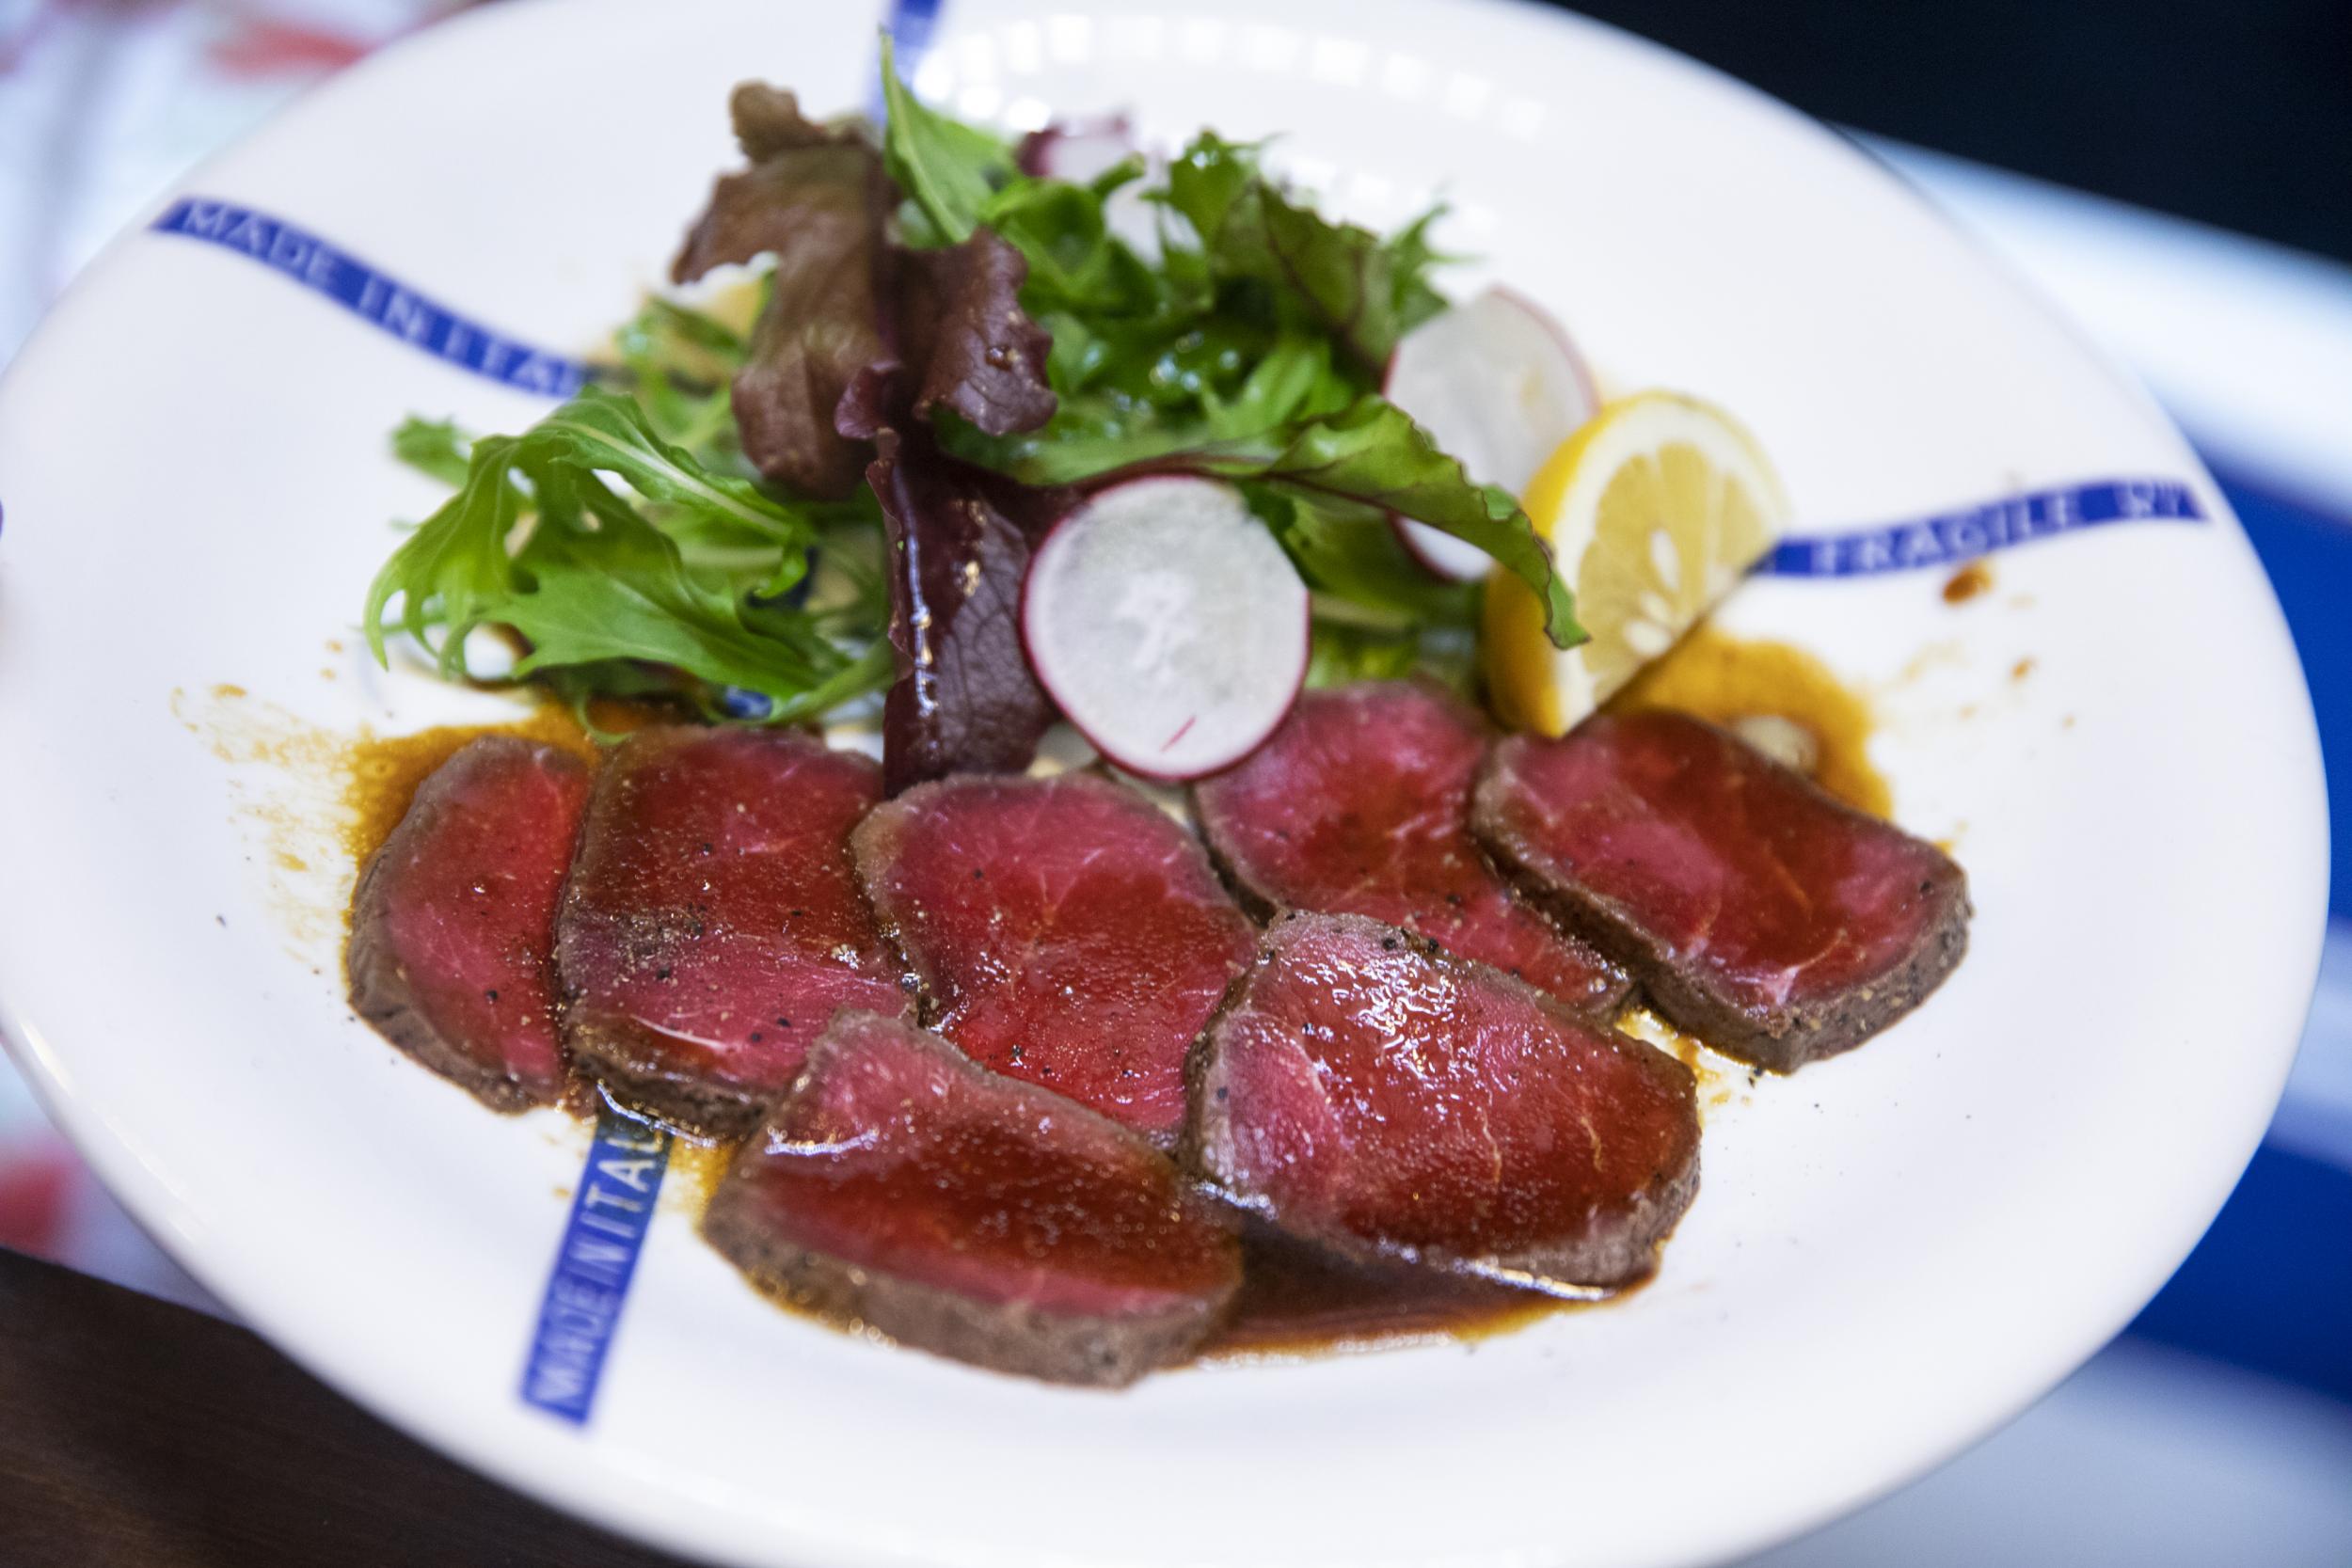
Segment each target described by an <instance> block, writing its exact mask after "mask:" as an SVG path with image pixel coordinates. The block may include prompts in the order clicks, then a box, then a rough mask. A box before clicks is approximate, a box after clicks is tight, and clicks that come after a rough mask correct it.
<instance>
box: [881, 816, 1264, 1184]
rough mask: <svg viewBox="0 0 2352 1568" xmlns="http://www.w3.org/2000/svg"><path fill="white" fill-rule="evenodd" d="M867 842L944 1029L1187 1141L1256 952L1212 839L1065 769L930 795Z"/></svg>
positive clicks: (985, 1057) (884, 907)
mask: <svg viewBox="0 0 2352 1568" xmlns="http://www.w3.org/2000/svg"><path fill="white" fill-rule="evenodd" d="M856 845H857V861H858V867H859V870H860V871H861V872H862V873H863V874H864V877H865V879H866V892H867V893H868V895H871V897H872V899H873V902H874V908H875V911H877V912H878V913H879V914H880V915H881V916H882V922H883V924H884V925H886V926H887V927H889V928H890V929H891V931H892V933H893V934H894V935H895V936H896V937H897V938H898V944H899V946H900V947H901V948H902V949H903V950H904V951H905V953H906V956H907V958H908V960H909V961H910V962H911V963H912V964H913V965H914V973H915V974H916V975H917V976H918V977H919V978H920V979H921V981H922V984H923V987H924V990H925V992H926V993H927V996H928V998H929V1002H930V1017H931V1022H932V1023H933V1026H934V1027H936V1028H937V1029H938V1030H939V1032H940V1033H941V1034H943V1035H945V1036H946V1037H948V1038H949V1039H951V1040H953V1041H955V1043H956V1044H957V1045H959V1046H961V1047H962V1049H963V1050H964V1051H965V1052H966V1053H968V1054H970V1055H971V1056H972V1057H973V1058H975V1059H976V1060H977V1061H979V1062H980V1063H981V1064H983V1065H984V1066H987V1067H990V1068H993V1069H995V1070H997V1071H999V1072H1003V1073H1008V1074H1010V1075H1011V1076H1012V1077H1015V1078H1025V1079H1027V1080H1029V1081H1030V1082H1032V1083H1037V1084H1042V1085H1045V1086H1046V1087H1047V1088H1051V1089H1055V1090H1057V1091H1059V1092H1060V1093H1062V1094H1066V1095H1068V1096H1070V1098H1071V1099H1073V1100H1075V1101H1078V1102H1079V1103H1081V1104H1083V1105H1089V1106H1091V1107H1092V1108H1094V1109H1095V1110H1098V1111H1101V1112H1102V1113H1104V1115H1105V1116H1108V1117H1112V1118H1114V1119H1115V1120H1118V1121H1120V1122H1123V1123H1125V1124H1126V1125H1127V1126H1129V1127H1132V1128H1135V1129H1136V1131H1138V1132H1144V1133H1147V1134H1149V1135H1151V1136H1152V1137H1155V1138H1160V1139H1164V1140H1168V1141H1173V1139H1174V1137H1175V1135H1176V1132H1177V1129H1178V1128H1179V1127H1180V1126H1181V1125H1182V1124H1183V1122H1184V1053H1185V1051H1186V1049H1187V1048H1188V1047H1189V1046H1190V1045H1191V1044H1192V1041H1193V1040H1194V1038H1195V1037H1198V1036H1199V1034H1200V1031H1201V1029H1202V1027H1203V1026H1204V1025H1206V1024H1207V1022H1208V1021H1209V1016H1210V1014H1211V1013H1213V1012H1215V1011H1216V1005H1217V1001H1218V999H1219V998H1220V997H1222V996H1223V995H1224V994H1225V988H1226V986H1227V984H1228V983H1229V982H1230V981H1231V980H1232V977H1233V976H1234V975H1235V974H1239V973H1240V972H1241V970H1242V968H1243V966H1245V965H1246V964H1248V962H1249V958H1250V955H1251V954H1252V953H1253V952H1255V951H1256V950H1257V933H1256V931H1255V929H1254V928H1253V927H1251V926H1250V924H1249V920H1248V916H1246V915H1244V914H1243V913H1242V912H1241V910H1240V909H1239V908H1238V907H1237V906H1236V905H1235V904H1234V903H1233V901H1232V898H1230V897H1229V896H1227V895H1226V892H1225V890H1224V888H1223V887H1222V886H1221V885H1220V884H1219V883H1218V881H1217V879H1216V871H1215V870H1213V869H1212V868H1211V866H1210V864H1209V861H1208V857H1207V856H1206V855H1205V854H1204V853H1202V851H1201V848H1200V843H1199V841H1197V840H1196V839H1194V837H1193V836H1192V835H1191V834H1190V833H1188V832H1185V831H1184V828H1183V827H1181V826H1180V825H1178V824H1177V823H1175V822H1173V821H1171V820H1169V819H1168V816H1165V815H1163V814H1162V813H1161V812H1160V811H1159V810H1158V809H1157V808H1155V807H1154V806H1152V803H1151V802H1150V801H1148V800H1144V799H1143V798H1142V797H1141V796H1138V795H1136V793H1135V792H1134V791H1132V790H1129V789H1126V788H1123V787H1121V786H1120V785H1119V784H1112V783H1111V782H1109V781H1108V780H1106V779H1102V778H1097V777H1094V776H1092V775H1089V774H1080V773H1065V774H1062V775H1060V776H1059V777H1057V778H1051V779H1013V778H988V777H978V776H969V775H967V776H964V777H959V778H952V779H943V780H941V781H939V782H938V783H935V784H922V785H918V786H917V787H915V788H914V789H911V790H909V791H907V792H906V793H905V794H904V795H901V796H899V797H898V799H897V800H892V801H891V802H890V803H889V804H887V805H884V806H882V807H880V808H879V809H877V810H876V811H875V812H874V814H873V816H870V817H868V818H866V824H865V826H864V827H862V828H860V829H859V830H858V832H857V838H856Z"/></svg>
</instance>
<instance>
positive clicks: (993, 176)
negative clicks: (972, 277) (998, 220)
mask: <svg viewBox="0 0 2352 1568" xmlns="http://www.w3.org/2000/svg"><path fill="white" fill-rule="evenodd" d="M882 104H883V107H884V108H885V109H886V110H887V111H888V114H889V121H888V123H887V124H886V125H885V126H884V127H883V129H882V163H883V166H884V167H886V168H887V169H888V170H889V171H890V178H891V179H892V180H894V181H896V182H898V189H900V190H901V191H903V192H905V193H906V195H907V197H908V198H909V199H910V200H911V201H912V202H913V203H914V208H915V212H916V213H917V214H920V216H921V217H922V219H923V220H924V222H923V223H922V224H920V225H914V226H913V230H914V231H911V232H910V233H909V234H908V235H907V240H908V243H910V244H912V245H925V246H928V245H960V244H961V243H962V242H963V241H965V240H967V239H969V238H971V236H972V230H974V229H976V228H977V227H978V225H979V223H980V219H981V214H982V213H983V211H984V210H985V209H986V208H987V206H988V203H989V198H990V196H991V195H992V194H993V192H994V191H995V189H996V187H997V186H998V185H1001V184H1003V183H1004V182H1006V181H1008V180H1009V179H1011V178H1013V177H1014V175H1015V174H1016V173H1017V170H1016V168H1015V166H1014V164H1013V157H1012V149H1011V148H1009V147H1008V146H1006V145H1005V143H1004V142H1003V141H1001V140H1000V139H998V138H997V137H995V136H992V135H989V134H988V133H987V132H985V131H982V130H978V129H977V128H975V127H973V126H970V125H966V124H964V123H963V122H962V121H961V120H959V119H951V118H949V117H948V116H946V115H943V114H941V113H940V112H939V111H937V110H936V109H933V108H932V107H930V105H929V104H927V103H924V102H923V101H922V100H921V99H919V98H917V97H915V96H914V92H913V91H912V90H911V89H910V88H909V87H907V85H906V83H904V82H902V81H900V80H899V79H898V62H897V58H896V56H895V55H894V53H893V50H892V45H891V40H890V35H889V34H888V33H884V34H883V35H882Z"/></svg>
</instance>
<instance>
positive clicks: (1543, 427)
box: [1381, 288, 1600, 581]
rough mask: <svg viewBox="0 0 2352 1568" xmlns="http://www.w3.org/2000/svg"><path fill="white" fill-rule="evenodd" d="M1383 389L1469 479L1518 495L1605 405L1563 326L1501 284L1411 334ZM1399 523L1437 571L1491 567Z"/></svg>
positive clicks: (1479, 574) (1480, 556) (1425, 530)
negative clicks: (1493, 485)
mask: <svg viewBox="0 0 2352 1568" xmlns="http://www.w3.org/2000/svg"><path fill="white" fill-rule="evenodd" d="M1381 389H1382V391H1383V393H1384V394H1385V395H1386V396H1387V397H1388V400H1389V401H1390V402H1391V403H1393V404H1396V405H1397V406H1398V407H1399V408H1402V409H1403V410H1405V412H1406V414H1408V415H1410V416H1411V417H1412V420H1413V422H1414V423H1415V424H1418V425H1420V426H1421V427H1422V429H1423V430H1425V431H1427V432H1428V433H1429V434H1430V436H1431V437H1432V438H1434V439H1435V440H1436V441H1437V443H1438V450H1439V451H1444V452H1447V453H1449V454H1450V455H1452V456H1454V457H1455V458H1457V459H1459V460H1460V462H1461V465H1462V467H1463V469H1464V471H1466V472H1467V473H1469V475H1470V478H1471V479H1472V480H1474V481H1476V482H1477V483H1481V484H1500V485H1501V486H1502V488H1504V489H1505V490H1508V491H1509V492H1511V494H1512V495H1514V496H1517V495H1519V494H1520V493H1522V492H1523V491H1525V490H1526V488H1527V482H1528V481H1529V480H1531V479H1533V478H1534V477H1535V470H1536V469H1538V468H1540V467H1543V465H1544V459H1545V458H1547V457H1549V456H1550V455H1551V454H1552V452H1553V451H1556V450H1557V449H1558V447H1559V445H1560V443H1561V442H1563V441H1565V440H1566V439H1567V438H1568V437H1569V436H1572V435H1574V434H1575V433H1576V429H1577V427H1578V426H1579V425H1581V424H1582V423H1583V422H1584V421H1585V420H1589V419H1591V418H1592V417H1593V414H1594V412H1595V411H1596V410H1597V409H1598V408H1599V406H1600V397H1599V394H1598V392H1597V390H1596V389H1595V388H1594V386H1593V377H1592V372H1590V371H1588V370H1586V369H1585V368H1584V360H1583V356H1581V355H1579V354H1578V353H1577V352H1576V344H1575V343H1574V342H1572V341H1570V340H1569V338H1568V335H1567V333H1566V331H1565V329H1563V328H1562V326H1561V325H1560V324H1559V323H1558V322H1556V321H1554V320H1552V319H1551V317H1550V315H1549V313H1547V312H1546V311H1545V310H1544V309H1543V308H1542V307H1541V306H1538V305H1536V304H1534V302H1532V301H1530V300H1527V299H1524V298H1522V297H1520V296H1519V295H1518V294H1516V293H1512V292H1511V291H1510V290H1508V289H1502V288H1492V289H1488V290H1486V292H1485V293H1481V294H1479V295H1478V296H1477V297H1475V298H1473V299H1471V300H1470V301H1468V302H1466V303H1464V304H1461V305H1457V306H1455V307H1454V309H1451V310H1448V311H1446V312H1445V313H1444V314H1442V315H1438V316H1434V317H1432V318H1431V319H1430V320H1428V321H1426V322H1423V323H1422V325H1419V326H1417V327H1415V328H1414V329H1413V330H1412V331H1411V332H1409V333H1407V334H1406V336H1405V341H1403V342H1400V343H1398V344H1397V345H1396V352H1395V353H1394V354H1392V355H1391V356H1389V371H1388V375H1387V377H1386V378H1385V384H1384V386H1383V387H1382V388H1381ZM1396 522H1397V530H1398V531H1399V533H1400V534H1401V535H1402V536H1403V538H1404V540H1405V547H1406V549H1407V550H1409V551H1411V552H1412V555H1413V558H1414V559H1415V560H1417V561H1419V562H1421V563H1422V565H1423V566H1426V567H1427V568H1429V570H1431V571H1432V572H1435V573H1437V574H1438V576H1439V577H1443V578H1454V579H1455V580H1457V581H1469V580H1471V579H1473V578H1483V577H1485V576H1486V571H1487V568H1488V567H1490V566H1492V565H1493V564H1494V562H1492V561H1490V560H1489V559H1488V558H1487V556H1486V551H1484V550H1482V549H1480V548H1479V547H1478V546H1475V545H1469V544H1465V543H1463V542H1462V541H1461V540H1459V539H1456V538H1454V536H1453V535H1452V534H1450V533H1445V532H1442V531H1438V530H1437V529H1434V528H1431V527H1430V526H1429V525H1428V524H1426V523H1417V522H1414V521H1412V520H1411V519H1410V518H1406V517H1399V518H1398V519H1396Z"/></svg>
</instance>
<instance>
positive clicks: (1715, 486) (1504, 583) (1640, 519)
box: [1484, 392, 1788, 735]
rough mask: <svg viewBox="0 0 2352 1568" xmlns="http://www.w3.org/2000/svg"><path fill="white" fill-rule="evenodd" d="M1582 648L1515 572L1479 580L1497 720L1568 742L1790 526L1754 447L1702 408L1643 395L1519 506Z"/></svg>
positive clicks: (1594, 425) (1570, 445) (1593, 427)
mask: <svg viewBox="0 0 2352 1568" xmlns="http://www.w3.org/2000/svg"><path fill="white" fill-rule="evenodd" d="M1523 504H1524V505H1525V507H1526V509H1527V515H1528V516H1529V518H1530V519H1531V520H1532V521H1533V522H1534V525H1535V531H1536V532H1537V533H1539V534H1541V535H1542V536H1543V537H1544V539H1545V540H1546V541H1547V542H1548V543H1549V545H1550V546H1551V555H1552V560H1553V561H1554V562H1556V563H1557V564H1558V568H1559V570H1560V571H1562V572H1563V573H1565V574H1566V576H1567V578H1568V582H1569V586H1570V587H1572V588H1574V589H1575V590H1576V614H1577V619H1578V620H1580V621H1581V622H1582V623H1583V624H1584V629H1585V630H1586V631H1588V632H1590V633H1591V634H1592V641H1588V642H1584V643H1581V644H1580V645H1579V646H1577V647H1574V648H1569V649H1567V650H1565V651H1563V650H1561V649H1558V648H1555V647H1553V646H1552V645H1551V641H1550V639H1549V638H1547V637H1546V636H1545V635H1544V617H1543V608H1542V606H1541V604H1540V603H1539V602H1538V601H1537V600H1536V597H1535V595H1534V593H1533V592H1531V591H1530V590H1529V589H1528V588H1527V586H1526V585H1525V584H1523V583H1521V582H1520V581H1519V580H1518V578H1515V577H1511V576H1509V575H1508V574H1507V573H1502V572H1497V573H1495V574H1494V575H1493V576H1492V577H1490V578H1488V579H1487V583H1486V627H1485V640H1484V641H1485V657H1486V679H1487V685H1488V688H1489V690H1490V693H1491V695H1492V697H1493V699H1494V705H1495V708H1496V710H1497V712H1498V713H1499V714H1500V715H1501V717H1502V720H1503V721H1504V722H1506V723H1509V724H1512V725H1514V726H1516V727H1518V728H1520V729H1527V730H1535V731H1539V732H1541V733H1543V734H1545V735H1564V734H1565V733H1566V732H1567V730H1568V729H1569V727H1570V726H1572V725H1573V724H1575V723H1576V722H1577V721H1578V720H1580V719H1582V718H1583V717H1584V716H1585V715H1586V714H1588V713H1590V712H1592V711H1593V709H1595V708H1596V707H1598V706H1599V705H1601V704H1602V703H1605V702H1607V701H1608V700H1609V698H1610V696H1611V695H1612V694H1613V693H1614V692H1615V691H1616V690H1617V689H1619V688H1620V687H1622V686H1624V685H1625V683H1626V682H1627V681H1629V680H1630V679H1632V677H1633V675H1634V673H1635V672H1637V671H1638V670H1640V669H1641V668H1642V666H1643V665H1645V664H1646V663H1648V662H1649V661H1650V660H1651V659H1654V658H1656V657H1658V656H1659V655H1661V654H1662V653H1664V652H1665V651H1666V650H1667V649H1668V648H1671V647H1673V646H1674V645H1675V642H1676V641H1677V640H1678V639H1679V638H1680V637H1681V636H1682V634H1683V633H1684V632H1686V631H1689V630H1690V629H1691V627H1692V626H1693V625H1695V624H1696V623H1697V621H1698V619H1699V617H1701V616H1702V615H1705V614H1706V613H1707V611H1708V610H1709V609H1711V608H1712V607H1713V606H1714V604H1715V602H1716V601H1717V600H1718V599H1720V598H1722V597H1723V596H1724V594H1726V593H1728V592H1730V591H1731V589H1732V587H1733V585H1735V584H1736V583H1738V582H1739V580H1740V576H1741V574H1743V573H1745V572H1746V571H1747V569H1748V568H1749V567H1750V566H1752V565H1754V564H1755V563H1756V561H1757V559H1758V558H1759V557H1761V556H1762V555H1764V553H1765V552H1766V551H1768V550H1770V549H1771V548H1772V545H1773V543H1774V542H1775V541H1776V540H1778V539H1779V538H1780V536H1781V535H1782V533H1784V532H1785V531H1787V529H1788V497H1787V495H1786V494H1785V493H1784V492H1783V491H1782V489H1781V486H1780V479H1779V477H1778V476H1777V475H1776V474H1774V473H1773V472H1772V464H1771V463H1770V462H1769V461H1768V460H1767V459H1766V458H1765V456H1764V452H1763V450H1762V449H1761V448H1760V447H1758V446H1757V445H1756V438H1755V437H1754V436H1750V435H1749V434H1748V433H1747V431H1746V430H1745V429H1744V428H1742V427H1741V426H1740V423H1739V422H1738V421H1737V420H1733V419H1732V418H1731V416H1730V415H1728V414H1726V413H1724V411H1723V410H1722V409H1720V408H1717V407H1716V406H1714V405H1713V404H1708V403H1704V402H1701V401H1700V400H1699V399H1697V398H1692V397H1684V396H1681V395H1679V394H1677V393H1673V392H1641V393H1637V394H1635V395H1634V396H1632V397H1628V398H1621V399H1619V400H1617V401H1616V402H1614V403H1611V404H1606V405H1604V406H1603V407H1602V409H1601V411H1600V412H1599V413H1598V414H1597V415H1596V416H1595V417H1594V418H1593V419H1592V420H1590V421H1589V422H1588V423H1586V424H1585V425H1584V427H1583V428H1582V429H1581V430H1579V431H1578V432H1577V433H1576V434H1575V435H1574V436H1569V437H1568V438H1567V440H1565V442H1563V443H1561V446H1560V449H1559V450H1558V451H1555V452H1553V453H1552V454H1551V456H1550V458H1549V460H1547V461H1546V462H1545V464H1544V466H1543V467H1541V468H1539V469H1537V470H1536V473H1535V477H1534V479H1532V480H1530V481H1529V482H1528V486H1527V495H1526V498H1525V500H1524V502H1523Z"/></svg>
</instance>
